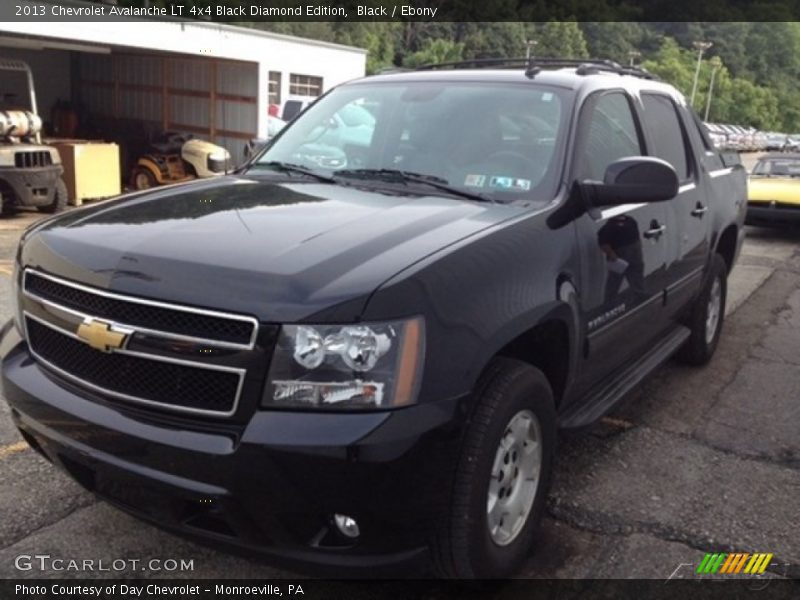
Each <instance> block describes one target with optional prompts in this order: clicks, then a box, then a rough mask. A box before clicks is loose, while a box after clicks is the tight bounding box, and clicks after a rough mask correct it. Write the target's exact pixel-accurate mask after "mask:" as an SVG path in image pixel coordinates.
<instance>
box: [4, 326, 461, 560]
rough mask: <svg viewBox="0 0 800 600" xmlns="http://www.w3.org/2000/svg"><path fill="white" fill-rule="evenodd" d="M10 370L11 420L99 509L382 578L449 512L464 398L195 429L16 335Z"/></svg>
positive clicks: (420, 556)
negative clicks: (39, 359)
mask: <svg viewBox="0 0 800 600" xmlns="http://www.w3.org/2000/svg"><path fill="white" fill-rule="evenodd" d="M0 359H1V360H2V383H3V391H4V393H5V397H6V399H7V401H8V403H9V405H10V406H11V414H12V418H13V419H14V422H15V424H16V425H17V427H18V428H19V429H20V431H21V432H22V434H23V436H24V437H25V439H26V440H27V441H28V442H29V443H30V444H31V445H32V446H33V447H34V448H35V449H37V450H39V451H40V452H41V453H42V454H44V455H45V456H46V457H47V458H48V459H49V460H51V461H52V462H54V463H55V464H57V465H58V466H60V467H61V468H63V469H64V470H65V471H67V472H68V473H69V474H70V475H72V477H74V478H75V479H76V480H77V481H78V482H79V483H81V484H82V485H83V486H84V487H86V488H87V489H89V490H91V491H93V492H94V493H96V494H97V495H98V496H100V497H101V498H103V499H106V500H108V501H109V502H111V503H113V504H114V505H116V506H118V507H120V508H122V509H123V510H126V511H127V512H130V513H132V514H134V515H136V516H138V517H140V518H143V519H145V520H148V521H150V522H153V523H155V524H157V525H159V526H161V527H163V528H166V529H169V530H172V531H173V532H176V533H180V534H183V535H185V536H188V537H192V538H199V539H202V540H205V541H211V542H215V543H217V544H219V545H223V546H228V547H230V548H231V549H237V548H238V549H242V550H246V551H250V552H255V553H258V554H261V555H264V556H267V557H272V558H273V559H274V562H277V563H280V564H285V565H288V566H301V567H302V566H304V565H316V566H317V567H329V568H333V569H335V572H336V573H338V572H339V569H341V568H345V569H347V568H369V569H370V572H371V573H375V569H380V568H381V567H387V568H389V569H390V570H394V569H395V568H396V567H398V566H399V565H406V566H411V565H414V566H416V565H417V564H419V563H421V562H423V561H425V559H426V552H427V543H428V541H429V540H430V536H431V533H432V531H434V528H435V525H436V523H437V522H438V521H439V520H440V519H441V518H442V516H443V515H444V513H445V511H446V509H447V506H448V503H449V501H450V497H449V493H450V489H451V485H450V481H451V478H452V471H453V468H454V465H455V454H456V449H457V447H458V441H459V439H460V435H459V432H460V430H461V427H460V425H461V423H460V418H459V417H457V415H459V414H461V412H462V411H460V410H459V405H460V403H461V400H452V401H447V402H437V403H429V404H422V405H418V406H415V407H411V408H407V409H403V410H397V411H393V412H380V413H364V414H354V413H348V414H331V413H302V412H278V411H271V412H267V411H259V412H256V413H255V414H254V415H253V416H252V418H251V419H250V421H249V422H248V423H247V424H246V425H245V426H243V427H225V426H223V425H219V424H213V423H205V424H204V425H198V424H194V426H192V425H191V424H187V422H186V421H181V420H179V419H175V418H174V417H169V418H167V417H156V416H154V415H152V414H150V415H148V414H144V413H142V412H141V411H139V410H129V409H128V408H127V407H120V406H118V405H114V404H111V403H108V402H105V401H104V400H103V399H102V398H93V397H92V396H91V394H90V393H89V392H87V391H85V390H82V389H78V388H76V387H74V386H73V385H72V384H70V383H68V382H66V381H64V380H61V379H59V378H58V377H57V376H55V375H52V374H51V373H50V372H48V371H46V370H45V369H44V368H43V367H41V366H40V365H38V364H37V363H36V362H35V361H34V360H33V359H32V358H31V356H30V354H29V353H28V351H27V348H26V345H25V343H24V342H23V341H22V339H21V338H20V336H19V333H18V332H17V330H16V328H15V327H13V326H11V325H10V324H7V325H6V326H5V327H4V328H3V329H2V337H0ZM333 513H342V514H346V515H350V516H352V517H354V518H355V519H356V520H357V521H358V524H359V527H360V529H361V536H360V537H359V539H358V540H357V541H356V542H352V541H351V540H348V539H346V538H344V536H342V535H341V534H338V533H337V532H336V531H335V529H334V528H333V527H332V526H331V520H332V519H331V516H332V514H333ZM317 570H319V569H317ZM322 571H323V572H324V571H325V569H322Z"/></svg>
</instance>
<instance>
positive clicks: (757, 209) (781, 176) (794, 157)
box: [745, 154, 800, 225]
mask: <svg viewBox="0 0 800 600" xmlns="http://www.w3.org/2000/svg"><path fill="white" fill-rule="evenodd" d="M745 223H747V224H748V225H781V224H795V225H800V154H767V155H766V156H763V157H761V159H760V160H759V161H758V163H756V166H755V167H754V168H753V171H752V173H751V174H750V179H749V181H748V185H747V218H746V220H745Z"/></svg>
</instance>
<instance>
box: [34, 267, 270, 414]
mask: <svg viewBox="0 0 800 600" xmlns="http://www.w3.org/2000/svg"><path fill="white" fill-rule="evenodd" d="M20 306H21V309H22V312H23V314H24V325H25V331H26V340H27V342H28V346H29V349H30V352H31V355H32V356H33V357H34V358H35V359H36V361H37V362H38V363H40V364H41V365H42V366H43V367H44V368H46V369H47V370H50V371H52V372H54V373H55V374H56V375H57V376H59V377H61V378H63V379H65V380H68V381H70V382H71V383H73V384H75V385H77V386H81V387H84V388H86V389H87V390H89V391H91V392H93V393H94V394H95V395H97V396H100V397H102V398H104V399H106V400H108V401H111V402H115V401H123V402H128V403H131V404H133V403H138V404H139V405H141V406H142V407H144V408H147V407H150V408H155V409H161V410H167V411H173V412H181V413H189V414H195V415H199V416H207V417H234V415H235V416H236V417H237V418H241V417H242V416H243V415H244V414H245V413H246V411H247V410H252V409H253V407H254V404H255V402H257V399H258V394H259V393H260V390H261V386H262V385H263V377H264V375H265V369H266V366H267V357H268V354H266V353H267V352H269V351H270V349H271V347H272V344H274V339H275V337H276V336H277V331H278V327H277V326H271V325H269V326H267V325H265V326H264V327H263V328H261V329H260V328H259V323H258V321H257V320H256V319H255V318H254V317H250V316H246V315H241V314H230V313H224V312H220V311H215V310H210V309H202V308H194V307H190V306H185V305H178V304H168V303H164V302H156V301H153V300H147V299H143V298H138V297H134V296H127V295H121V294H116V293H112V292H108V291H106V290H100V289H97V288H93V287H89V286H85V285H82V284H79V283H76V282H73V281H69V280H66V279H61V278H60V277H56V276H54V275H50V274H48V273H43V272H41V271H36V270H33V269H30V268H28V269H25V271H24V273H23V280H22V298H21V299H20ZM259 331H261V332H262V333H261V334H260V333H259ZM104 332H105V334H108V335H110V338H105V337H103V336H104ZM120 332H121V333H120ZM115 333H116V336H115V335H114V334H115ZM262 334H263V335H262ZM260 335H261V336H262V337H259V336H260ZM120 336H121V337H120ZM101 339H102V340H105V339H110V340H111V341H110V343H109V344H104V343H101V342H100V340H101ZM256 340H259V343H258V344H257V343H256ZM98 348H102V349H98ZM243 396H244V397H245V398H247V399H249V404H248V403H247V402H244V403H242V402H240V401H241V399H242V397H243ZM240 406H241V407H242V412H238V411H239V408H240Z"/></svg>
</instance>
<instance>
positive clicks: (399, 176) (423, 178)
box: [335, 169, 496, 204]
mask: <svg viewBox="0 0 800 600" xmlns="http://www.w3.org/2000/svg"><path fill="white" fill-rule="evenodd" d="M335 176H336V177H353V178H364V179H382V180H384V181H390V182H395V183H406V184H407V183H418V184H422V185H428V186H430V187H433V188H436V189H437V190H441V191H443V192H447V193H448V194H452V195H454V196H461V197H462V198H467V199H469V200H476V201H478V202H490V203H492V204H494V203H495V202H496V201H495V200H494V199H493V198H491V197H489V196H485V195H483V194H479V193H477V192H468V191H466V190H462V189H460V188H457V187H455V186H452V185H450V182H448V181H447V180H446V179H444V178H443V177H437V176H436V175H426V174H425V173H415V172H414V171H403V170H401V169H342V170H341V171H336V172H335Z"/></svg>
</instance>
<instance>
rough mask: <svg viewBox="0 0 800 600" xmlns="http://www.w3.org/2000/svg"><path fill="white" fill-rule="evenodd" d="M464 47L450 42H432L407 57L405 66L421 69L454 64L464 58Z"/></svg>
mask: <svg viewBox="0 0 800 600" xmlns="http://www.w3.org/2000/svg"><path fill="white" fill-rule="evenodd" d="M463 52H464V45H463V44H459V43H456V42H451V41H448V40H431V41H429V42H427V43H426V44H425V47H424V48H422V50H418V51H417V52H413V53H411V54H408V55H406V57H405V59H404V60H403V66H406V67H420V66H422V65H429V64H434V63H443V62H454V61H459V60H461V59H462V58H463Z"/></svg>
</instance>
